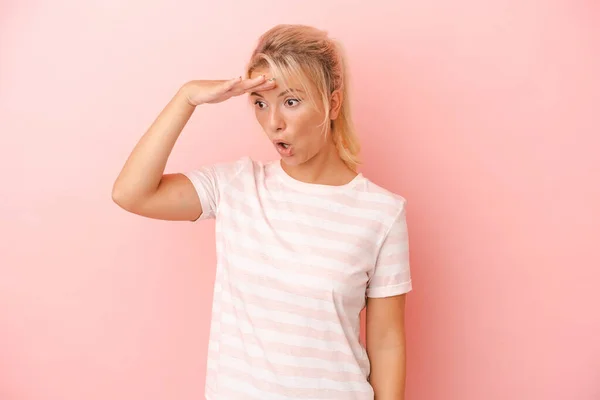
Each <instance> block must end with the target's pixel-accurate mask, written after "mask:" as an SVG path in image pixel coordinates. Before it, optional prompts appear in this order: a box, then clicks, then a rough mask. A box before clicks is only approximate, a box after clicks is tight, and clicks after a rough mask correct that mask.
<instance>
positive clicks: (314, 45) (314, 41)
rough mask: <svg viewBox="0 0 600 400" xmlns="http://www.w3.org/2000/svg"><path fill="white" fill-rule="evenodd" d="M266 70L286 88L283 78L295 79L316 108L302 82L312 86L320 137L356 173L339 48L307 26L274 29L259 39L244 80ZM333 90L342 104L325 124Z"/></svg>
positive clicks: (355, 147) (357, 147) (355, 148)
mask: <svg viewBox="0 0 600 400" xmlns="http://www.w3.org/2000/svg"><path fill="white" fill-rule="evenodd" d="M267 67H268V68H269V69H270V70H271V74H272V75H273V76H274V77H276V79H277V80H278V81H279V80H283V82H284V84H286V85H287V82H288V79H287V78H290V77H294V78H296V79H298V80H299V81H300V82H301V83H302V86H303V89H304V91H305V92H306V93H307V94H308V96H309V99H310V101H311V102H312V104H313V105H314V106H316V104H317V103H316V102H315V100H314V98H313V95H312V93H311V91H310V90H308V89H307V87H308V85H307V84H306V79H310V80H311V81H312V82H313V83H314V85H315V86H316V88H317V95H318V97H319V98H320V100H321V102H322V104H323V106H324V111H325V120H324V121H323V127H324V133H325V134H327V133H328V132H330V133H331V135H332V138H333V142H334V143H335V146H336V149H337V151H338V154H339V156H340V158H341V159H342V161H344V163H345V164H346V165H347V166H348V167H349V168H350V169H352V170H353V171H356V168H357V166H358V164H359V163H360V161H359V158H358V153H359V152H360V144H359V142H358V137H357V135H356V132H355V129H354V124H353V122H352V118H351V115H350V99H349V96H348V79H347V69H346V65H345V62H344V57H343V50H342V47H341V45H340V44H339V43H338V42H336V41H334V40H333V39H331V38H329V37H328V35H327V32H325V31H322V30H319V29H317V28H314V27H311V26H307V25H288V24H282V25H277V26H275V27H273V28H271V29H269V30H268V31H267V32H265V33H263V34H262V35H261V36H260V38H259V40H258V44H257V46H256V48H255V49H254V52H253V53H252V56H251V57H250V62H249V63H248V66H247V68H246V77H247V78H249V77H250V75H251V74H252V71H254V70H256V69H259V68H267ZM288 87H289V85H288ZM335 90H339V91H340V94H341V98H342V104H341V106H340V110H339V114H338V116H337V118H336V119H335V120H332V121H331V123H329V124H328V121H329V120H330V113H329V104H330V100H331V94H332V93H333V92H334V91H335Z"/></svg>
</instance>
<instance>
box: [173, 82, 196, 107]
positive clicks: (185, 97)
mask: <svg viewBox="0 0 600 400" xmlns="http://www.w3.org/2000/svg"><path fill="white" fill-rule="evenodd" d="M190 86H191V82H186V83H185V84H183V86H181V87H180V88H179V91H178V92H177V95H176V97H178V99H179V101H180V102H183V103H184V104H185V105H187V106H189V107H192V108H196V107H197V106H199V105H200V104H194V103H192V102H191V101H190V96H189V89H190Z"/></svg>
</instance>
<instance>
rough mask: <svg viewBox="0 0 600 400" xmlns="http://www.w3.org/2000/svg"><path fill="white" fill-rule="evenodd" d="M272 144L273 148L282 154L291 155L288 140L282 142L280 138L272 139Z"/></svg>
mask: <svg viewBox="0 0 600 400" xmlns="http://www.w3.org/2000/svg"><path fill="white" fill-rule="evenodd" d="M273 144H274V145H275V148H276V149H277V151H278V152H279V154H281V155H282V156H288V157H289V156H291V155H292V145H291V144H290V143H288V142H284V141H282V140H274V141H273Z"/></svg>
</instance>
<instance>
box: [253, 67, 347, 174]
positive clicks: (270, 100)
mask: <svg viewBox="0 0 600 400" xmlns="http://www.w3.org/2000/svg"><path fill="white" fill-rule="evenodd" d="M260 75H265V76H266V78H267V79H271V78H273V77H272V76H271V74H270V71H269V70H268V69H257V70H255V71H253V72H252V74H251V76H250V77H251V78H254V77H257V76H260ZM288 84H289V87H282V86H281V85H276V86H274V87H273V88H272V89H269V90H263V91H260V92H258V91H253V92H251V94H250V101H251V102H252V103H253V105H254V112H255V115H256V120H257V121H258V123H259V124H260V125H261V127H262V128H263V131H264V132H265V134H266V135H267V138H268V139H269V140H270V141H275V140H284V141H286V142H289V143H291V144H292V149H293V151H294V153H293V156H291V157H284V158H283V159H282V167H283V169H284V170H285V171H286V172H287V173H288V174H289V175H290V176H292V177H293V178H296V179H298V180H300V181H303V182H308V183H318V184H324V185H343V184H345V183H348V182H349V181H351V180H352V179H354V177H355V176H356V173H355V172H354V171H352V170H351V169H349V168H348V167H347V166H346V164H345V163H344V162H343V161H342V159H341V158H340V157H339V155H338V152H337V150H336V148H335V144H334V143H333V139H332V137H331V135H330V134H328V133H327V134H325V135H324V134H323V129H322V123H323V120H324V118H325V112H324V107H323V106H322V105H321V107H320V109H319V108H318V109H315V108H314V107H313V106H312V104H310V102H309V101H308V98H307V94H306V93H304V92H303V90H302V85H301V83H300V82H299V81H298V80H297V79H295V78H290V79H289V82H288ZM307 86H308V89H309V90H311V91H312V92H313V93H316V90H317V89H316V87H315V85H314V84H313V83H312V82H310V81H309V82H308V85H307ZM341 104H342V97H341V94H340V92H339V91H334V92H333V94H332V96H331V102H330V104H328V105H327V106H328V107H329V112H330V116H329V117H330V119H332V120H335V119H336V118H337V117H338V115H339V111H340V107H341Z"/></svg>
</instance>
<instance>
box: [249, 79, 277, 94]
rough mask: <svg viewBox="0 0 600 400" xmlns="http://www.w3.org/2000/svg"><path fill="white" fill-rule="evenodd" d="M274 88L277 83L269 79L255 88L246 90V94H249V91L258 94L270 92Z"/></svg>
mask: <svg viewBox="0 0 600 400" xmlns="http://www.w3.org/2000/svg"><path fill="white" fill-rule="evenodd" d="M276 86H277V83H276V82H275V80H274V79H273V80H271V79H269V80H267V81H266V82H263V83H261V84H259V85H257V86H254V87H251V88H249V89H246V92H249V91H253V92H260V91H263V90H271V89H273V88H275V87H276Z"/></svg>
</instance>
